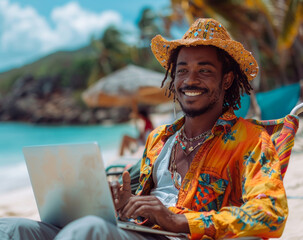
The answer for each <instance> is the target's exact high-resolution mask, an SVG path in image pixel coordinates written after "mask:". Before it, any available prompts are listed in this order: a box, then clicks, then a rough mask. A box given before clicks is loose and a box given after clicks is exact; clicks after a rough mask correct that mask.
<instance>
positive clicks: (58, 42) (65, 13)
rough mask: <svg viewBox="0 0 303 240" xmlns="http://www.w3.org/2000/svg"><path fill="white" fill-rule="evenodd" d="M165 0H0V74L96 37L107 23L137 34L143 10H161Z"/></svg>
mask: <svg viewBox="0 0 303 240" xmlns="http://www.w3.org/2000/svg"><path fill="white" fill-rule="evenodd" d="M168 6H170V1H169V0H79V1H76V0H0V72H4V71H7V70H10V69H12V68H15V67H20V66H22V65H24V64H27V63H30V62H33V61H35V60H37V59H39V58H41V57H43V56H45V55H48V54H50V53H52V52H55V51H58V50H72V49H77V48H79V47H81V46H85V45H87V44H88V43H89V41H90V39H91V37H92V36H95V37H100V36H102V32H103V31H104V30H105V29H106V27H107V26H109V25H115V26H117V27H118V28H119V29H121V30H123V31H127V32H129V33H130V34H128V35H127V36H128V39H125V40H126V41H128V42H132V41H134V39H135V36H136V34H138V29H137V22H138V19H139V16H140V12H141V10H142V9H143V8H144V7H151V8H152V9H153V10H156V11H157V10H162V11H163V10H164V9H166V8H167V7H168Z"/></svg>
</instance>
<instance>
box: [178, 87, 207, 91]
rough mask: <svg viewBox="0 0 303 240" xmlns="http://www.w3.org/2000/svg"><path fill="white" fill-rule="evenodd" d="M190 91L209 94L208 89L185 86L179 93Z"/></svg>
mask: <svg viewBox="0 0 303 240" xmlns="http://www.w3.org/2000/svg"><path fill="white" fill-rule="evenodd" d="M190 90H196V91H203V92H208V89H207V88H201V87H197V86H184V87H182V88H179V91H190Z"/></svg>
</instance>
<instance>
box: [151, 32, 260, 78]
mask: <svg viewBox="0 0 303 240" xmlns="http://www.w3.org/2000/svg"><path fill="white" fill-rule="evenodd" d="M151 42H152V43H151V49H152V52H153V54H154V55H155V57H156V59H157V60H158V62H159V63H160V64H161V65H162V66H163V67H164V68H165V69H167V68H168V66H167V63H168V59H169V57H170V54H171V51H172V50H174V49H176V48H177V47H179V46H187V47H191V46H201V45H202V46H215V47H218V48H220V49H222V50H224V51H226V52H227V53H228V54H229V55H230V56H231V57H232V58H233V59H234V60H235V61H236V62H237V63H238V64H239V66H240V69H241V70H242V71H243V73H244V74H245V75H246V76H247V79H248V80H249V81H251V80H253V79H254V78H255V77H256V76H257V73H258V63H257V61H256V59H255V58H254V57H253V55H252V54H251V52H249V51H247V50H245V48H244V47H243V45H242V44H241V43H240V42H237V41H234V40H222V39H218V38H213V39H205V40H204V39H200V38H198V39H193V38H190V39H179V40H172V41H168V40H166V39H165V38H163V37H162V36H161V35H157V36H155V37H154V38H153V39H152V41H151Z"/></svg>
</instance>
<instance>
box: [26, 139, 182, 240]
mask: <svg viewBox="0 0 303 240" xmlns="http://www.w3.org/2000/svg"><path fill="white" fill-rule="evenodd" d="M23 154H24V158H25V161H26V166H27V169H28V173H29V176H30V180H31V184H32V188H33V192H34V195H35V200H36V204H37V208H38V211H39V215H40V219H41V220H42V221H43V222H46V223H50V224H52V225H55V226H57V227H60V228H63V227H64V226H65V225H67V224H68V223H69V222H71V221H73V220H76V219H78V218H81V217H84V216H86V215H96V216H100V217H102V218H103V219H105V220H106V221H108V222H111V223H112V224H115V225H117V226H119V227H121V228H123V229H127V230H133V231H139V232H146V233H152V234H162V235H167V236H173V237H178V236H179V237H180V236H185V234H179V233H173V232H168V231H163V230H157V229H152V228H149V227H145V226H141V225H137V224H135V223H132V222H122V221H118V220H117V218H116V212H115V208H114V203H113V199H112V195H111V191H110V188H109V185H108V182H107V179H106V172H105V168H104V163H103V160H102V157H101V152H100V148H99V146H98V144H97V143H96V142H91V143H77V144H62V145H43V146H28V147H23Z"/></svg>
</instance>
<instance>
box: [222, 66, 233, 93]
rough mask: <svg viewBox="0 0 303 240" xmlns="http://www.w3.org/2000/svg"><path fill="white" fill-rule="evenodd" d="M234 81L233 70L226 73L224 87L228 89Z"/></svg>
mask: <svg viewBox="0 0 303 240" xmlns="http://www.w3.org/2000/svg"><path fill="white" fill-rule="evenodd" d="M233 81H234V73H233V72H232V71H230V72H228V73H226V74H225V75H224V77H223V88H224V90H225V91H226V90H227V89H229V88H230V86H231V85H232V84H233Z"/></svg>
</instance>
